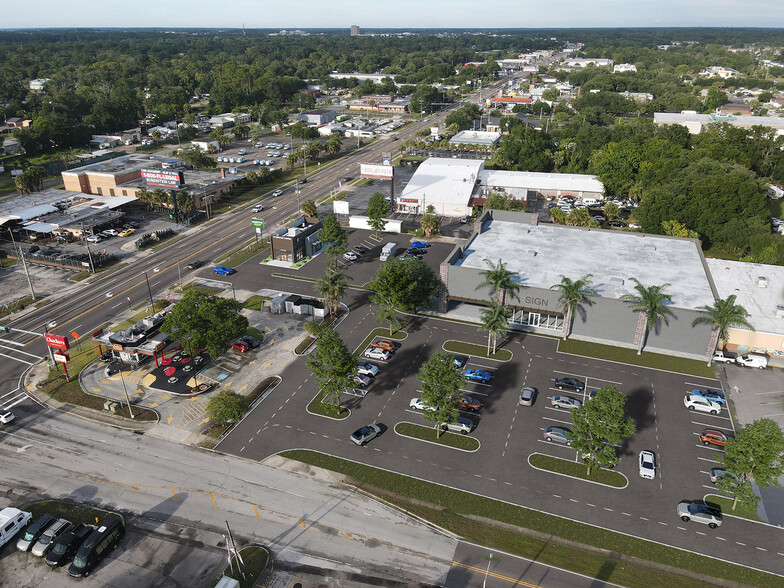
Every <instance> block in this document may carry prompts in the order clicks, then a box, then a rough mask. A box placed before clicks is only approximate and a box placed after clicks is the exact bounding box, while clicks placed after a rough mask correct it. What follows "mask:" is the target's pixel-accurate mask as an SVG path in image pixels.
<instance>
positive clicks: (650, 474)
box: [639, 449, 656, 480]
mask: <svg viewBox="0 0 784 588" xmlns="http://www.w3.org/2000/svg"><path fill="white" fill-rule="evenodd" d="M639 463H640V477H641V478H645V479H646V480H653V479H654V478H655V477H656V457H655V456H654V455H653V451H648V450H647V449H646V450H643V451H640V458H639Z"/></svg>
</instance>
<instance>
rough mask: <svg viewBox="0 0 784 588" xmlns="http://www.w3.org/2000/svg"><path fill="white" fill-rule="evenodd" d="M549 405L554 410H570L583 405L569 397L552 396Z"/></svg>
mask: <svg viewBox="0 0 784 588" xmlns="http://www.w3.org/2000/svg"><path fill="white" fill-rule="evenodd" d="M550 404H551V405H552V406H554V407H555V408H565V409H567V410H569V409H572V408H580V407H581V406H582V405H583V403H582V402H580V401H579V400H576V399H574V398H572V397H570V396H553V397H552V399H551V400H550Z"/></svg>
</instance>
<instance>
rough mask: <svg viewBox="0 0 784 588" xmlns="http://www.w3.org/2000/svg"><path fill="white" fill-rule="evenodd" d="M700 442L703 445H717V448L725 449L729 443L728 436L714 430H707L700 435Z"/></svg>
mask: <svg viewBox="0 0 784 588" xmlns="http://www.w3.org/2000/svg"><path fill="white" fill-rule="evenodd" d="M700 441H702V444H703V445H716V446H717V447H724V445H725V444H726V443H727V435H725V434H724V433H722V432H721V431H714V430H713V429H705V430H704V431H702V433H700Z"/></svg>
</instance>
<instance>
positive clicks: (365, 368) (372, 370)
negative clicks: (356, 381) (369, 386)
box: [357, 361, 378, 378]
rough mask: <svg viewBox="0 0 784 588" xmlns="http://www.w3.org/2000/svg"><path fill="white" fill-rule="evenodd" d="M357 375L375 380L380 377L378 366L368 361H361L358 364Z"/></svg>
mask: <svg viewBox="0 0 784 588" xmlns="http://www.w3.org/2000/svg"><path fill="white" fill-rule="evenodd" d="M357 373H358V374H360V375H363V376H370V377H372V378H375V377H376V376H377V375H378V366H377V365H373V364H372V363H368V362H366V361H360V362H358V363H357Z"/></svg>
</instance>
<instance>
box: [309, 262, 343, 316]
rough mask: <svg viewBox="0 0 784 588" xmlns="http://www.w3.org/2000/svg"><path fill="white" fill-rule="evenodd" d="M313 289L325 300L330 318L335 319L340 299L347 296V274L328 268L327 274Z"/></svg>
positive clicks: (317, 281)
mask: <svg viewBox="0 0 784 588" xmlns="http://www.w3.org/2000/svg"><path fill="white" fill-rule="evenodd" d="M313 287H314V288H315V289H316V292H318V293H319V294H321V296H322V297H323V298H324V302H325V303H326V305H327V307H328V308H329V314H330V316H332V317H334V316H335V313H336V311H337V307H338V303H339V301H340V299H341V298H343V297H344V296H345V295H346V288H347V285H346V274H344V273H343V272H342V271H341V270H338V269H334V268H332V267H328V268H327V271H326V273H325V274H324V275H323V276H321V277H320V278H319V279H318V280H316V282H315V284H314V285H313Z"/></svg>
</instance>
